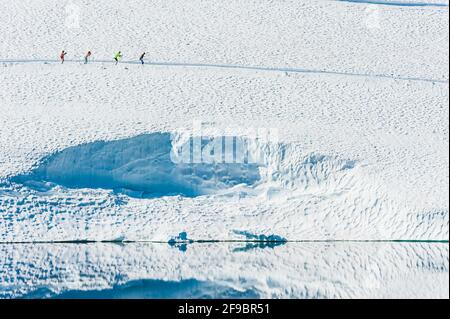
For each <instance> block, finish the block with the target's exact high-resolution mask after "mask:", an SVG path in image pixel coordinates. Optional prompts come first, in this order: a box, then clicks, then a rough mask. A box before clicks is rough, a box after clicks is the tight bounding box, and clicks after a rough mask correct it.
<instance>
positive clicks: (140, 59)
mask: <svg viewBox="0 0 450 319" xmlns="http://www.w3.org/2000/svg"><path fill="white" fill-rule="evenodd" d="M144 56H145V52H144V53H142V54H141V56H140V57H139V61H141V64H142V65H144Z"/></svg>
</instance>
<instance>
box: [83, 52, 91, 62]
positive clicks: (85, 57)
mask: <svg viewBox="0 0 450 319" xmlns="http://www.w3.org/2000/svg"><path fill="white" fill-rule="evenodd" d="M91 54H92V53H91V51H88V53H86V55H85V56H84V64H87V63H88V59H89V57H90V56H91Z"/></svg>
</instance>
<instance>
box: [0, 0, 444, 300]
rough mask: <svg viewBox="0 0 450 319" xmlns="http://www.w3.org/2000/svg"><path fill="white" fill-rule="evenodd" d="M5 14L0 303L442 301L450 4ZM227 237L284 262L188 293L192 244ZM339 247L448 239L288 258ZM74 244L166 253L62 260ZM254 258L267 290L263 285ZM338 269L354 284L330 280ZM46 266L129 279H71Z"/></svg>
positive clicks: (201, 3)
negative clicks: (337, 265)
mask: <svg viewBox="0 0 450 319" xmlns="http://www.w3.org/2000/svg"><path fill="white" fill-rule="evenodd" d="M0 4H1V6H2V10H1V11H0V21H2V22H5V23H4V29H3V31H2V41H1V42H0V87H1V89H0V242H1V243H3V244H5V245H2V246H1V250H2V254H1V258H2V264H0V267H2V271H1V272H0V276H2V277H1V279H0V280H1V281H0V291H1V294H2V296H4V297H11V296H23V297H27V296H47V295H48V296H58V295H60V294H61V296H72V295H78V294H83V292H84V291H86V290H95V291H99V290H101V291H103V293H104V294H106V295H108V294H109V293H112V292H111V289H113V290H114V293H117V290H115V287H118V288H117V289H119V290H120V289H122V288H123V290H120V291H122V293H123V294H124V295H123V296H128V295H127V294H131V295H133V294H134V293H135V288H134V287H135V285H137V286H136V287H137V288H136V289H140V288H139V287H141V286H142V285H143V286H144V287H153V288H154V287H160V288H161V287H162V288H161V289H162V290H164V291H166V290H165V289H168V292H167V294H168V295H166V296H169V295H170V294H171V293H173V295H171V296H177V293H178V292H177V289H190V290H192V291H193V292H192V294H193V295H194V296H197V295H196V294H197V293H198V294H200V295H199V296H203V295H205V296H208V295H210V294H214V291H221V294H222V295H224V296H225V295H230V296H242V297H245V296H253V295H252V294H257V295H258V296H283V297H286V296H293V297H294V296H295V297H346V296H348V297H351V296H363V297H364V296H370V295H371V294H372V295H373V296H379V297H384V296H410V297H414V296H419V295H420V296H426V297H433V296H439V297H442V296H444V297H445V296H447V297H448V237H449V200H448V196H449V127H448V124H449V112H448V103H449V99H448V71H449V67H448V58H449V54H448V33H449V31H448V1H447V0H421V1H419V0H417V1H416V0H395V1H394V0H393V1H390V0H383V1H381V0H380V1H356V0H355V1H350V0H349V1H334V0H323V1H318V0H305V1H298V0H288V1H268V0H267V1H266V0H262V1H261V0H254V1H240V0H233V1H226V2H224V1H214V0H193V1H188V2H186V1H181V0H173V1H165V0H164V1H163V0H153V1H145V2H144V1H141V0H128V1H125V0H119V1H116V2H115V5H114V6H112V5H111V4H110V2H108V1H105V0H100V1H95V2H92V1H84V0H79V1H73V2H70V3H69V2H68V3H64V2H61V1H56V0H44V1H31V0H25V1H19V2H17V1H5V0H0ZM30 26H32V27H30ZM62 49H64V50H66V51H68V55H67V57H66V58H67V59H66V62H65V63H64V64H63V65H61V64H60V62H59V61H58V60H57V58H58V54H59V52H60V51H61V50H62ZM87 50H91V51H92V52H93V55H92V60H91V61H90V63H89V64H87V65H85V64H83V62H82V56H83V54H84V53H85V52H86V51H87ZM118 50H121V51H122V53H123V55H124V59H123V61H121V63H119V64H118V65H114V64H113V63H112V61H111V60H112V56H113V54H114V53H115V52H116V51H118ZM142 51H146V52H147V55H146V64H145V65H140V64H139V63H136V60H137V57H138V56H139V55H140V53H142ZM186 150H188V151H187V152H186ZM180 159H182V160H180ZM186 159H187V161H186ZM211 240H214V241H225V240H239V241H240V240H244V241H245V240H251V241H255V240H256V241H258V240H262V243H261V244H260V245H262V246H264V247H265V246H272V245H275V246H277V245H278V244H279V245H280V247H278V246H277V247H276V248H275V250H273V251H272V250H262V249H256V250H249V251H247V250H245V251H238V252H235V251H234V248H230V247H228V246H227V245H218V246H217V247H215V246H211V248H208V249H210V250H211V251H214V250H215V249H217V250H218V251H219V253H220V254H222V256H224V257H223V258H225V260H227V258H228V259H229V264H228V268H227V269H229V274H228V275H227V273H225V274H223V276H225V277H226V276H230V278H228V277H226V278H225V277H224V278H219V277H217V276H210V277H208V273H207V271H206V270H205V273H204V274H197V275H195V276H194V275H193V272H194V269H198V268H199V267H197V266H196V264H195V262H196V261H195V257H194V256H195V255H199V254H200V253H201V250H200V248H198V249H197V248H196V247H202V246H196V245H192V243H196V242H198V241H211ZM273 240H275V241H273ZM324 240H325V241H336V240H344V241H434V242H433V243H427V244H425V243H409V244H406V243H395V244H392V245H391V244H376V245H374V246H371V245H365V244H358V243H355V244H354V245H353V244H350V243H348V245H344V244H342V245H340V244H339V245H338V244H336V250H334V249H333V248H329V247H335V244H317V245H315V244H311V243H310V244H306V245H300V246H298V245H297V244H295V245H294V244H290V243H289V241H324ZM80 241H83V242H96V241H114V242H127V241H128V242H131V241H132V242H145V241H147V242H149V241H152V242H161V243H165V245H163V246H161V247H164V248H160V249H159V248H157V247H158V246H152V245H150V246H148V247H147V246H145V245H142V246H141V245H138V244H136V245H126V246H125V247H122V246H117V245H101V244H99V245H94V244H92V245H86V246H83V245H75V246H70V245H68V246H66V245H56V246H53V244H50V243H52V242H53V243H54V242H80ZM37 242H39V243H40V244H36V246H34V245H33V244H30V243H37ZM179 242H181V244H179ZM286 242H288V243H287V244H286ZM442 242H444V243H442ZM6 243H7V244H6ZM18 243H22V245H23V246H22V245H19V244H18ZM24 243H25V244H24ZM26 243H28V244H26ZM44 243H45V244H44ZM167 243H170V244H171V245H172V246H173V247H172V248H175V249H172V248H170V246H169V245H167ZM260 245H256V246H257V248H260V247H259V246H260ZM166 246H168V247H166ZM143 247H146V248H145V249H149V251H146V250H144V248H143ZM190 247H192V249H191V248H190ZM208 247H209V246H208ZM376 247H382V248H380V249H381V252H379V251H378V250H377V251H374V249H378V248H376ZM176 248H180V249H176ZM271 248H274V247H271ZM104 249H106V250H104ZM315 250H319V251H323V250H326V252H327V254H326V255H325V256H324V255H322V257H318V256H320V254H319V255H317V256H316V254H315V253H314V251H315ZM180 251H181V252H183V251H185V253H184V254H182V253H181V254H180V255H175V254H179V253H180ZM268 252H270V253H268ZM310 252H311V253H310ZM329 253H331V255H329ZM377 253H379V254H378V255H377ZM61 254H62V255H63V257H61V259H58V258H59V257H58V256H61ZM65 254H66V255H67V258H66V257H64V256H65ZM86 254H87V255H86ZM108 254H110V255H108ZM165 254H167V256H165ZM211 254H212V255H214V254H213V253H212V252H211ZM211 254H210V255H211ZM220 254H218V257H219V256H220ZM239 254H242V257H243V258H244V259H245V258H248V259H249V260H248V262H249V263H248V264H246V265H249V266H248V267H249V269H251V273H253V272H254V273H257V271H259V270H260V271H261V272H260V273H262V275H261V277H260V278H259V277H258V278H256V279H255V278H253V277H251V275H250V273H249V276H250V277H249V278H247V279H245V280H248V281H249V283H248V286H246V285H247V284H246V283H245V282H241V281H240V279H239V278H234V277H233V278H232V276H233V275H234V274H235V273H234V272H233V271H232V269H240V270H241V271H246V266H245V265H244V264H236V263H235V256H238V255H239ZM278 254H279V255H278ZM336 254H337V255H336ZM339 254H342V256H344V255H345V256H347V255H350V256H354V260H353V262H352V263H350V261H349V260H348V261H346V262H348V264H349V265H351V267H357V269H356V270H355V269H353V270H351V267H350V266H349V267H350V268H348V270H347V269H346V270H345V271H343V272H342V273H341V275H342V276H343V277H342V278H333V276H338V272H333V271H332V269H328V268H327V267H330V265H333V262H336V260H339V258H340V257H339ZM374 254H375V256H376V257H374V260H372V256H374ZM386 254H387V255H388V257H389V258H390V257H392V258H393V257H394V256H395V258H396V261H395V262H394V261H392V258H391V260H389V258H388V257H387V255H386ZM40 255H42V258H41V259H39V260H42V261H43V262H48V263H50V264H51V265H55V264H59V265H60V266H61V265H68V267H86V269H90V265H93V264H95V261H93V260H98V262H99V263H100V262H103V261H102V260H105V261H104V262H105V263H108V262H109V261H106V260H110V259H112V260H114V261H116V264H117V268H115V269H114V270H110V269H108V271H112V272H111V273H104V270H103V269H102V267H100V266H99V268H98V269H97V270H98V271H99V273H93V274H91V275H92V278H94V279H92V282H91V281H89V280H90V279H89V278H91V277H89V276H88V277H89V278H85V277H83V275H82V274H84V273H86V272H85V271H84V270H82V269H79V271H78V272H75V273H74V274H73V276H77V275H76V274H77V273H78V274H80V276H79V277H77V278H75V277H73V278H69V277H67V278H64V279H61V280H60V281H58V278H60V277H59V276H56V275H55V276H56V277H55V276H50V277H46V276H44V275H42V276H41V274H40V273H39V271H57V270H56V269H54V270H48V269H46V268H45V267H46V266H45V265H36V264H35V262H34V259H33V258H34V257H33V256H40ZM210 255H209V256H210ZM83 256H84V257H83ZM96 256H97V257H96ZM188 256H191V257H188ZM239 256H241V255H239ZM274 256H276V259H277V260H278V258H281V261H280V264H279V265H280V267H281V268H282V269H285V272H283V271H280V273H279V276H280V278H278V277H277V278H273V277H270V276H269V272H270V271H269V270H268V268H267V267H268V266H267V267H266V266H265V265H266V264H267V263H270V260H271V258H275V257H274ZM72 257H73V258H72ZM166 257H167V258H166ZM21 258H22V260H20V259H21ZM55 258H56V259H55ZM83 258H86V259H83ZM96 258H98V259H96ZM126 258H131V259H130V260H131V261H130V263H125V262H122V261H121V260H122V259H126ZM158 258H159V260H160V261H161V262H160V264H159V266H158V264H154V265H151V266H150V265H149V266H148V267H156V268H146V269H144V270H139V271H137V270H136V272H133V271H132V270H131V268H130V269H124V268H123V267H125V266H126V265H131V264H133V263H134V262H133V260H134V261H136V263H140V262H141V261H142V265H146V260H150V259H156V260H158ZM183 258H188V259H187V260H184V259H183ZM198 258H199V260H200V261H201V260H202V257H201V256H200V255H199V257H198ZM310 258H312V261H311V260H309V259H310ZM317 258H323V259H322V260H318V259H317ZM329 258H331V259H329ZM141 259H142V260H141ZM182 259H183V260H182ZM369 259H370V261H373V262H374V266H370V267H373V268H370V267H369V266H368V265H367V264H364V261H365V260H369ZM27 260H28V261H29V263H28V264H26V261H27ZM175 261H177V263H175ZM391 261H392V264H389V263H390V262H391ZM36 262H37V261H36ZM165 262H167V263H169V264H170V262H173V267H172V268H167V267H166V269H165V270H164V271H167V272H162V271H163V270H162V269H163V264H164V263H165ZM310 262H311V263H313V266H314V267H317V271H315V270H314V271H312V272H311V271H309V270H310V268H308V267H309V263H310ZM205 264H207V260H205ZM424 264H425V265H426V266H423V265H424ZM23 265H25V266H23ZM71 265H73V266H71ZM170 265H172V264H170ZM20 267H25V268H27V267H28V268H27V269H29V270H31V269H35V270H36V271H37V273H33V272H31V273H30V272H27V271H26V270H23V269H22V272H23V275H22V274H21V273H19V271H20V270H21V269H20ZM145 267H147V266H145ZM158 267H159V268H158ZM207 267H209V268H210V269H214V265H213V264H211V265H210V264H207ZM252 267H255V268H252ZM258 267H259V268H258ZM283 267H286V268H283ZM289 267H291V268H289ZM302 267H306V268H305V269H307V270H308V271H303V270H302ZM358 267H359V268H358ZM367 267H369V268H370V269H368V268H367ZM14 269H16V270H17V271H18V272H17V273H16V275H14V274H15V272H14ZM58 269H62V268H58ZM67 269H68V268H67ZM3 270H5V271H3ZM116 270H117V272H116ZM266 270H267V276H266V275H264V273H265V271H266ZM105 271H106V270H105ZM366 271H369V272H370V274H371V275H370V276H369V277H368V278H372V277H373V276H374V285H375V286H374V288H373V289H374V290H370V289H369V290H367V289H366V290H363V289H362V288H361V287H363V286H364V285H366V284H364V285H362V282H361V280H364V278H366V277H367V276H365V275H367V273H366ZM292 272H294V273H297V272H300V273H299V274H298V277H295V276H294V274H292V276H294V277H292V278H291V277H289V276H291V275H288V273H289V274H290V273H292ZM64 274H65V275H64V276H72V275H71V274H70V273H69V271H67V273H64ZM354 274H356V275H355V276H358V275H359V274H361V278H360V279H358V278H356V279H355V278H350V277H351V276H354ZM405 274H411V277H407V275H405ZM27 276H28V277H27ZM276 276H278V275H276ZM296 276H297V275H296ZM371 276H372V277H371ZM408 276H409V275H408ZM443 277H444V278H446V279H447V280H445V281H444V280H442V278H443ZM38 278H39V279H38ZM61 278H63V277H61ZM101 278H107V279H104V281H102V280H103V279H101ZM243 278H245V276H244V277H243ZM252 278H253V279H252ZM319 278H322V279H323V278H328V279H329V281H324V282H323V283H320V282H319V281H320V280H319ZM411 278H413V279H414V280H410V279H411ZM141 279H142V280H143V281H145V282H140V281H139V280H141ZM222 279H223V280H222ZM328 279H327V280H328ZM40 280H42V281H40ZM261 280H262V281H261ZM402 281H404V282H402ZM445 282H446V284H443V283H445ZM12 283H14V284H12ZM30 283H32V284H30ZM293 283H294V284H293ZM284 284H285V286H284V288H282V287H283V285H284ZM370 284H371V283H368V285H370ZM403 284H404V285H403ZM419 284H420V285H422V287H425V286H426V287H430V289H429V290H428V292H427V291H425V289H422V290H420V289H415V287H418V286H416V285H419ZM129 285H131V286H129ZM261 285H262V286H261ZM358 285H362V286H358ZM402 285H403V286H402ZM129 287H131V288H129ZM164 287H165V288H164ZM358 287H359V288H358ZM153 288H152V289H150V288H149V289H144V290H146V291H147V293H149V292H148V291H149V290H151V291H154V290H155V289H156V288H155V289H153ZM160 288H158V289H156V290H159V289H160ZM366 288H367V287H366ZM445 288H446V289H447V290H445ZM377 289H378V290H377ZM91 293H92V294H93V295H89V296H92V297H95V296H96V295H95V292H91ZM88 294H90V293H88ZM148 296H149V297H150V295H148Z"/></svg>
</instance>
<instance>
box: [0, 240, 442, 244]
mask: <svg viewBox="0 0 450 319" xmlns="http://www.w3.org/2000/svg"><path fill="white" fill-rule="evenodd" d="M174 243H186V244H222V243H436V244H448V243H449V241H448V240H433V239H430V240H428V239H425V240H418V239H393V240H389V239H380V240H363V239H340V240H308V239H307V240H286V241H277V240H273V241H269V240H192V241H189V242H186V241H176V242H174ZM29 244H36V245H42V244H77V245H85V244H121V245H126V244H167V242H166V241H154V240H148V241H146V240H142V241H140V240H139V241H135V240H129V241H127V240H124V241H122V240H120V241H119V240H59V241H17V242H14V241H12V242H11V241H7V242H0V245H29Z"/></svg>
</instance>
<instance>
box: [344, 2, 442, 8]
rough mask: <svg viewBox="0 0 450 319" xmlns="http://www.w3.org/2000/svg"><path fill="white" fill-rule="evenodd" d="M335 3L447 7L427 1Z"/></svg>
mask: <svg viewBox="0 0 450 319" xmlns="http://www.w3.org/2000/svg"><path fill="white" fill-rule="evenodd" d="M336 1H337V2H352V3H361V4H373V5H385V6H396V7H448V3H443V2H437V1H429V2H420V1H408V0H406V1H395V0H386V1H380V0H336Z"/></svg>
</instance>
